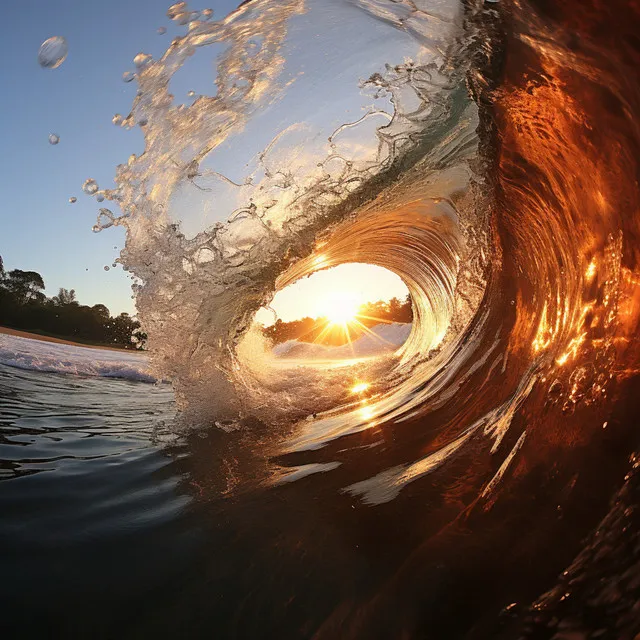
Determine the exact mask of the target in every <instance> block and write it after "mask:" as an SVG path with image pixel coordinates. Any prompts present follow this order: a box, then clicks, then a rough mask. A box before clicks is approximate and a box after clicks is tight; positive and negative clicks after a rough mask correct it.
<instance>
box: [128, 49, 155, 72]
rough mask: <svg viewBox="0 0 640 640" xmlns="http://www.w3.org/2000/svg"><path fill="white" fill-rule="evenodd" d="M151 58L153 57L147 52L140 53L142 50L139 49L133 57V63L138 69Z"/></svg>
mask: <svg viewBox="0 0 640 640" xmlns="http://www.w3.org/2000/svg"><path fill="white" fill-rule="evenodd" d="M151 60H153V58H152V57H151V56H150V55H149V54H148V53H142V51H141V52H140V53H139V54H138V55H136V57H135V58H134V59H133V64H135V65H136V67H138V69H140V68H141V67H144V66H145V65H146V64H148V63H149V62H151Z"/></svg>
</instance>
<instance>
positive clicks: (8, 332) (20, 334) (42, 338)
mask: <svg viewBox="0 0 640 640" xmlns="http://www.w3.org/2000/svg"><path fill="white" fill-rule="evenodd" d="M0 333H4V334H6V335H9V336H18V337H19V338H29V339H31V340H40V341H41V342H55V343H57V344H69V345H71V346H72V347H84V348H85V349H103V350H106V351H119V352H122V351H124V352H126V353H135V350H133V349H119V348H118V347H106V346H102V345H95V344H82V343H81V342H72V341H71V340H63V339H62V338H51V337H49V336H41V335H40V334H38V333H29V332H27V331H18V330H17V329H9V327H0Z"/></svg>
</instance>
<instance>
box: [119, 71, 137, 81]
mask: <svg viewBox="0 0 640 640" xmlns="http://www.w3.org/2000/svg"><path fill="white" fill-rule="evenodd" d="M135 77H136V74H135V73H134V72H133V71H125V72H124V73H123V74H122V80H123V81H124V82H131V81H132V80H133V79H134V78H135Z"/></svg>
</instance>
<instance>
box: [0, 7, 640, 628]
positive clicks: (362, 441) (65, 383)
mask: <svg viewBox="0 0 640 640" xmlns="http://www.w3.org/2000/svg"><path fill="white" fill-rule="evenodd" d="M191 11H192V9H189V8H187V7H186V6H185V5H183V4H182V3H178V5H177V6H174V7H173V8H172V9H171V10H170V12H169V14H170V17H171V18H172V19H175V20H176V21H177V22H179V23H181V24H184V33H183V35H181V36H180V37H178V38H176V39H175V40H174V41H173V42H172V44H171V45H170V46H169V48H168V49H167V51H166V52H165V54H164V55H163V56H161V57H160V58H158V59H156V60H153V59H151V58H148V57H146V56H144V55H143V56H142V57H139V56H138V57H137V61H138V63H139V64H137V65H136V72H135V74H134V77H133V78H132V80H135V82H136V83H137V86H138V91H137V95H136V97H135V99H134V102H133V105H132V108H131V113H130V114H129V115H128V116H127V117H126V118H123V119H122V121H121V122H119V126H123V127H124V128H130V127H137V126H139V127H140V128H141V130H142V132H143V133H144V138H145V149H144V153H142V154H140V155H138V156H136V155H133V156H131V157H130V158H129V159H128V161H127V162H126V163H123V164H121V165H118V167H117V168H116V176H115V185H116V186H115V188H113V189H106V190H98V191H95V193H92V194H90V195H93V196H95V197H96V198H97V197H98V196H99V197H100V198H101V200H100V202H104V203H105V204H106V205H107V206H108V207H110V208H107V207H106V206H103V207H101V208H100V209H99V212H98V217H97V220H96V224H95V227H94V231H96V232H100V233H109V228H110V227H111V226H114V225H118V226H123V227H124V228H125V230H126V238H127V239H126V246H125V248H124V250H123V251H122V254H121V256H120V258H119V261H120V263H121V264H122V266H123V268H126V269H127V270H128V271H130V272H131V274H132V275H133V276H134V278H135V285H134V292H135V295H136V304H137V308H138V311H139V316H140V320H141V322H142V323H143V326H144V327H145V330H147V331H148V334H149V346H150V353H149V356H150V357H148V358H147V357H145V356H140V355H139V354H125V355H122V354H118V355H113V354H108V353H106V352H100V353H97V352H96V353H92V352H87V350H84V349H81V350H76V351H73V352H70V351H68V350H65V349H55V348H54V347H42V346H40V345H38V346H37V347H36V346H34V345H29V344H27V343H20V342H16V341H15V340H14V341H13V342H7V339H6V338H4V339H3V342H2V343H1V344H0V349H1V351H0V354H1V357H2V359H1V361H2V363H3V364H2V365H0V366H1V367H2V369H1V372H2V393H1V394H0V411H1V412H2V413H1V415H2V432H1V433H2V438H3V443H2V449H1V452H2V455H1V456H0V459H1V460H2V469H3V476H2V479H1V480H0V508H1V513H2V520H1V521H0V554H1V557H0V560H1V565H0V566H2V567H3V580H2V581H1V586H0V588H1V589H2V602H3V604H4V603H6V605H7V606H6V607H5V610H6V614H4V615H3V616H2V619H1V620H0V624H4V625H5V626H8V627H9V630H10V631H11V633H12V634H14V635H17V636H20V635H22V636H28V635H33V634H36V633H38V634H39V635H43V634H45V635H46V634H47V633H49V634H53V635H59V636H64V637H69V636H78V637H84V636H86V635H97V636H102V637H153V636H160V637H165V636H166V637H174V636H176V635H184V636H187V637H212V636H215V637H221V638H292V639H293V638H314V639H317V640H321V639H325V638H327V639H331V640H333V639H335V638H341V639H342V638H346V639H353V640H360V639H366V640H369V639H378V638H379V639H381V640H382V639H387V638H435V639H440V638H443V639H447V640H449V639H452V638H498V639H501V638H504V639H507V638H522V637H524V638H555V640H560V639H561V638H564V639H565V640H566V639H567V638H572V639H577V638H581V639H582V638H592V637H593V638H607V639H608V638H616V639H619V638H624V639H627V638H629V639H630V640H632V639H634V638H635V637H636V636H637V634H638V633H640V615H638V611H639V606H640V605H639V604H638V603H639V602H640V521H639V517H640V516H639V515H638V514H639V511H638V508H637V506H638V503H639V502H640V500H639V498H640V490H639V486H638V473H637V470H638V466H639V465H640V458H639V457H638V452H639V451H640V443H639V441H638V433H637V415H638V410H639V409H640V407H639V406H638V398H640V395H639V394H638V391H639V389H638V381H639V378H638V372H639V371H640V366H639V365H640V349H639V347H640V342H639V341H638V338H637V335H638V328H639V323H640V293H639V289H638V286H639V284H638V283H639V282H640V243H639V241H640V218H639V216H638V211H640V190H639V189H638V175H640V164H639V163H640V160H639V159H640V130H639V128H638V122H639V121H640V78H639V76H638V69H640V47H639V45H638V38H637V27H638V25H639V24H640V6H638V3H637V2H622V1H619V2H618V1H616V2H610V3H607V4H606V6H605V5H604V4H603V3H600V2H595V1H594V2H589V1H587V2H580V3H578V2H566V3H562V4H560V3H555V4H554V3H549V2H544V1H543V0H537V1H534V2H523V1H520V0H518V1H515V0H513V1H511V0H503V1H501V2H488V1H487V2H482V1H480V0H478V1H476V0H469V1H466V2H457V1H456V0H438V1H435V0H420V1H418V0H413V1H409V0H396V1H393V0H353V1H346V0H309V1H306V2H303V1H302V0H282V1H281V2H277V3H275V2H273V1H272V0H252V1H251V2H246V3H243V4H242V5H241V6H240V7H238V9H237V10H236V11H234V12H232V13H231V14H230V15H229V16H226V17H222V18H221V19H219V20H218V19H216V20H212V19H211V18H210V16H209V15H208V14H204V13H203V14H200V13H192V12H191ZM195 58H198V59H199V60H206V61H207V64H209V63H211V66H209V67H208V68H213V69H215V74H214V77H213V82H209V84H208V85H207V86H208V88H206V89H204V88H203V89H202V92H201V93H199V94H198V95H197V96H195V95H194V96H190V98H194V99H193V101H192V102H189V103H188V104H187V103H185V102H184V97H182V96H180V95H178V89H177V87H179V86H180V84H179V83H180V78H181V74H182V72H183V69H184V68H186V67H187V66H188V65H189V64H190V61H191V60H194V59H195ZM210 80H211V78H210ZM348 262H364V263H370V264H376V265H378V266H381V267H384V268H387V269H389V270H391V271H393V272H394V273H396V274H397V275H398V276H400V277H401V278H402V280H403V281H404V282H405V284H406V285H407V288H408V290H409V294H410V297H411V301H412V306H413V319H414V320H413V323H412V325H411V327H410V328H409V327H405V328H403V330H402V332H406V333H402V332H400V330H399V329H398V333H397V335H396V337H397V338H398V340H397V344H398V345H400V343H402V344H401V346H398V347H397V348H391V349H387V350H384V351H383V352H380V353H378V354H375V355H374V356H373V357H371V356H370V354H368V357H366V358H362V357H355V358H353V357H348V358H344V357H343V358H342V359H341V360H338V361H337V362H338V363H339V364H337V363H336V359H335V358H327V357H326V356H327V354H326V353H321V354H319V355H320V357H319V358H318V357H315V358H311V357H309V356H310V355H318V354H310V353H309V351H308V350H309V347H301V346H300V345H289V346H288V347H286V348H287V349H289V348H290V349H291V353H294V354H295V352H296V351H298V352H300V351H303V355H304V359H303V360H302V362H301V361H300V358H289V357H278V354H277V353H274V351H273V349H272V345H270V344H269V343H268V342H267V341H266V340H265V338H264V336H263V335H262V334H261V332H260V331H259V328H258V327H256V326H255V324H254V322H253V320H254V317H255V314H256V313H257V312H258V310H259V309H260V308H262V307H265V306H268V305H269V303H270V302H271V301H272V300H273V298H274V296H275V294H276V292H277V291H278V290H280V289H282V288H284V287H286V286H288V285H289V284H291V283H293V282H295V281H297V280H299V279H300V278H304V277H306V276H307V275H309V274H310V273H313V272H314V271H317V270H319V269H326V268H330V267H332V266H335V265H339V264H343V263H348ZM401 333H402V337H401V338H400V337H399V336H400V335H401ZM405 338H406V339H405ZM361 346H362V345H361ZM364 346H365V347H366V345H364ZM281 348H282V349H284V348H285V347H281ZM364 351H365V352H366V351H367V349H364ZM285 355H286V354H285ZM333 355H335V354H333ZM342 355H343V356H344V355H345V354H342ZM356 355H358V354H356ZM360 355H362V354H360ZM114 358H115V359H114ZM314 359H315V362H313V360H314ZM113 376H119V377H116V378H114V377H113ZM154 380H156V381H167V382H159V383H154V382H153V381H154Z"/></svg>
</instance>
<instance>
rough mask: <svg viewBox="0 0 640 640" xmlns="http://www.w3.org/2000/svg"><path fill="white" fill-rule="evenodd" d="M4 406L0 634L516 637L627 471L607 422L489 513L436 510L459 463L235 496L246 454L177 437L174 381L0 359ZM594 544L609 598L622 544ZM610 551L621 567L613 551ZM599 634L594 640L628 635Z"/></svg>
mask: <svg viewBox="0 0 640 640" xmlns="http://www.w3.org/2000/svg"><path fill="white" fill-rule="evenodd" d="M0 412H1V413H0V415H1V426H0V437H1V438H2V444H1V446H0V460H1V464H2V480H1V481H0V513H1V514H2V517H1V519H0V566H1V567H2V580H1V581H0V601H1V602H2V619H1V620H0V625H1V628H2V629H3V636H4V637H36V636H43V635H44V636H46V637H104V638H111V637H118V638H123V637H124V638H137V637H176V636H183V637H203V638H204V637H207V638H209V637H222V638H310V637H327V638H340V637H356V638H397V637H429V638H458V637H477V638H491V637H505V638H506V637H518V629H520V630H521V629H522V628H523V624H524V625H525V627H524V628H525V629H529V630H531V628H532V627H531V625H532V624H534V623H533V622H531V619H532V618H531V616H529V618H528V619H529V622H528V623H527V622H526V620H527V616H526V615H524V613H523V614H522V615H521V616H520V618H518V616H517V615H516V614H520V612H521V611H524V609H523V607H524V608H526V605H527V604H528V603H529V602H531V601H532V600H534V599H535V598H536V597H537V596H538V595H539V594H540V593H541V592H542V591H544V590H545V589H546V588H549V587H551V586H553V585H554V584H555V582H556V576H557V575H558V573H559V572H560V570H561V569H562V568H564V567H566V566H568V565H569V564H570V562H571V560H572V559H573V558H574V557H575V555H576V554H577V552H578V551H580V550H581V549H582V550H583V554H584V553H587V552H588V550H589V548H590V547H591V544H590V543H587V544H585V543H584V542H583V541H582V538H583V536H585V535H586V534H588V532H589V530H590V529H591V527H593V526H594V525H595V524H596V523H597V521H598V519H599V518H600V517H602V516H603V515H604V514H605V513H606V511H607V509H608V501H609V497H610V495H611V491H612V489H615V487H616V486H621V485H622V483H623V482H624V478H623V477H622V476H621V472H620V469H622V468H628V467H629V466H631V465H627V454H626V449H627V446H628V442H627V441H626V438H623V439H622V440H621V438H620V437H619V435H615V431H614V430H611V431H609V432H608V433H607V431H606V430H604V431H603V436H602V437H601V438H600V439H599V441H598V442H597V445H598V447H597V448H598V455H597V464H598V467H597V470H596V469H595V468H594V466H593V465H594V464H595V462H596V460H595V457H594V456H593V455H591V454H589V453H588V452H585V451H581V450H579V449H578V450H576V451H574V452H573V453H572V454H571V456H569V457H567V458H566V459H564V460H563V461H562V463H563V467H564V470H565V471H566V469H567V468H569V469H573V470H574V471H575V472H576V473H575V476H574V477H573V483H572V484H571V483H570V486H569V487H568V488H567V487H565V490H564V492H563V491H558V483H557V482H556V481H555V480H557V479H554V477H553V474H548V473H546V472H545V473H544V474H543V473H537V472H536V471H535V470H533V471H532V472H531V474H530V476H529V483H528V490H523V491H521V492H520V493H519V495H517V496H509V495H506V496H505V495H503V497H502V504H501V505H500V508H498V509H495V510H494V511H493V512H492V513H491V514H490V516H489V517H487V516H486V514H485V515H483V514H481V513H474V512H473V511H472V512H470V513H468V514H467V516H466V518H465V519H464V521H460V519H458V520H457V521H454V522H451V523H449V524H447V522H448V521H449V520H450V519H451V516H452V515H453V514H454V512H455V510H456V508H455V506H452V505H449V506H447V504H446V501H445V500H443V495H442V492H443V489H444V488H445V487H449V489H451V483H453V484H457V485H458V491H459V492H460V494H461V500H464V483H463V482H462V481H460V480H459V479H457V478H455V475H454V474H455V471H454V472H450V473H447V474H446V475H443V476H442V477H436V478H435V479H433V478H432V479H426V480H425V481H422V482H416V483H414V484H413V485H411V487H410V488H408V489H407V491H405V492H403V493H402V494H401V496H400V497H398V498H397V499H395V500H393V501H391V502H389V503H388V504H384V505H378V506H377V507H371V506H366V505H364V504H363V503H362V502H361V501H358V500H355V499H354V498H353V497H352V496H350V495H347V494H344V493H340V486H341V485H342V486H344V484H345V483H346V482H347V481H348V478H347V477H345V476H344V475H343V476H342V477H341V476H340V474H339V473H338V474H337V475H334V474H336V472H335V471H334V472H333V474H321V473H320V474H315V475H311V476H309V477H307V478H303V479H300V480H298V481H297V482H291V483H287V484H283V485H281V486H279V487H271V488H266V487H262V488H261V487H259V486H258V487H254V488H253V490H251V491H246V490H241V491H239V492H238V491H233V482H234V481H233V478H234V469H233V467H234V464H235V465H236V468H237V469H240V468H242V467H243V465H248V464H250V463H251V460H249V459H243V458H242V456H243V455H245V454H243V452H244V451H245V450H246V447H245V446H244V445H243V442H242V440H243V436H241V435H239V434H224V433H220V432H218V431H216V432H215V433H214V432H210V431H209V432H203V433H193V434H191V435H189V436H188V437H184V438H182V439H180V440H178V439H176V438H175V436H172V435H171V431H170V428H169V426H170V425H171V424H173V419H174V415H173V406H172V393H171V391H170V390H169V387H167V386H151V385H148V384H143V383H138V382H128V381H123V380H106V379H91V378H76V377H68V376H61V375H56V374H49V373H40V372H33V371H29V372H27V371H20V370H17V369H11V368H8V367H5V366H3V365H0ZM611 424H612V425H616V424H618V423H617V422H616V419H615V417H614V418H613V419H612V422H611ZM592 446H593V443H592ZM464 463H465V461H464V460H461V461H460V463H459V464H460V465H463V464H464ZM453 466H454V467H456V466H458V465H456V464H454V465H453ZM588 468H591V473H580V471H582V470H584V469H588ZM452 473H453V475H452ZM563 475H564V474H563ZM563 482H564V480H563ZM634 482H635V476H634V473H633V472H632V473H631V474H630V476H629V482H627V488H626V491H627V496H626V498H623V507H624V501H625V500H626V501H627V502H633V496H634V495H635V494H634V493H633V492H634V484H633V483H634ZM414 487H415V488H414ZM629 492H630V493H629ZM625 509H626V507H625V508H622V507H620V510H621V512H625V514H622V513H621V515H620V517H621V518H622V524H621V523H617V524H614V525H613V528H614V530H615V532H616V533H615V535H618V536H623V537H624V536H625V535H630V534H627V533H625V532H627V531H628V528H629V525H630V524H631V523H630V522H626V520H629V518H632V519H633V517H635V516H632V514H631V513H626V511H625ZM612 512H613V513H615V508H614V509H613V510H612ZM610 517H611V516H610ZM480 525H481V526H480ZM438 531H439V533H438V534H437V535H432V534H435V533H436V532H438ZM632 531H633V528H632ZM607 535H609V534H607ZM634 535H635V534H634ZM607 539H608V538H607V537H606V536H605V535H604V534H603V540H605V542H606V540H607ZM600 544H601V546H604V552H603V551H602V550H600V553H599V554H598V556H599V557H600V565H606V567H608V568H609V569H611V570H613V572H614V577H615V579H616V580H615V582H616V584H617V585H618V586H617V587H616V589H617V591H616V594H617V595H616V597H615V598H614V600H613V604H615V603H616V602H617V603H618V604H620V602H621V599H622V598H623V595H624V593H625V588H623V586H620V585H623V584H624V585H626V584H627V583H628V582H629V580H627V581H626V582H624V581H623V583H620V582H619V576H620V575H622V574H623V573H624V572H625V571H627V573H629V566H628V564H627V563H628V562H631V560H632V558H633V557H634V555H633V554H634V552H633V546H628V545H627V543H626V542H625V543H624V544H623V545H622V547H621V546H620V544H615V545H608V544H603V542H602V540H601V541H600ZM621 548H622V549H624V550H625V551H624V552H622V553H623V555H622V561H621V562H622V565H623V566H622V567H618V568H615V565H614V566H613V568H612V564H611V562H607V561H606V553H608V552H609V553H612V552H617V553H618V554H619V553H621V551H620V549H621ZM594 553H595V552H594ZM603 558H605V559H604V560H603ZM636 558H638V556H637V554H636ZM619 562H620V560H619ZM591 564H592V563H590V566H591ZM583 569H584V567H583ZM587 573H588V572H587ZM632 576H633V577H634V579H635V578H636V577H637V573H633V574H632ZM587 578H589V575H587ZM601 583H602V579H601V577H598V580H595V581H593V580H591V582H590V581H589V579H583V580H582V583H581V584H582V588H583V589H588V588H589V586H590V585H591V586H594V584H595V586H596V587H597V586H598V585H600V584H601ZM575 588H576V587H575V585H574V586H573V587H571V589H572V590H573V589H575ZM636 588H637V587H636ZM627 591H628V590H627ZM626 596H627V597H630V594H629V593H627V594H626ZM593 599H594V596H591V600H593ZM586 600H587V599H586V597H585V601H584V602H580V603H579V608H580V610H583V609H584V607H585V602H586ZM609 600H611V598H609ZM513 602H517V603H518V607H515V608H512V609H511V610H509V612H508V613H505V612H504V611H503V612H502V613H500V612H501V610H503V608H504V607H505V606H507V605H510V604H511V603H513ZM607 602H608V601H606V602H605V605H606V604H607ZM609 604H611V603H609ZM561 606H565V608H566V607H567V606H569V605H568V604H567V603H566V602H565V603H564V605H563V604H562V603H561ZM353 610H359V611H360V613H359V614H358V615H357V616H356V618H355V621H354V620H353V618H352V619H351V620H348V619H347V616H346V614H347V612H350V611H351V612H352V611H353ZM606 610H607V606H604V607H600V609H598V612H597V613H596V614H595V615H596V618H595V620H596V624H595V627H597V626H598V625H597V621H599V620H603V621H604V622H606V621H607V618H606V616H605V612H606ZM614 611H615V609H614ZM627 614H628V608H627ZM593 615H594V614H592V618H593ZM550 619H551V617H550V616H549V617H548V618H547V619H544V620H543V619H542V618H541V617H540V616H537V618H536V620H538V622H540V620H543V623H542V622H540V625H541V628H542V635H535V636H532V637H551V636H552V635H553V632H554V629H555V626H556V625H557V624H558V619H556V620H555V621H554V622H553V623H552V624H551V625H549V624H548V620H550ZM560 619H562V618H560ZM614 619H616V616H615V615H614ZM523 620H524V621H525V622H523ZM604 622H603V624H604ZM609 622H610V621H609ZM527 624H528V625H529V626H526V625H527ZM611 624H613V623H611ZM595 627H594V628H595ZM403 633H404V634H406V635H403ZM608 633H609V635H600V636H597V637H607V638H608V637H612V638H613V637H627V636H626V635H625V636H617V635H615V631H614V627H613V626H612V627H611V628H610V632H608ZM612 634H613V635H612ZM554 637H555V636H554ZM557 637H567V638H568V637H576V638H577V637H590V636H587V635H584V636H577V635H576V636H557ZM594 637H596V636H594Z"/></svg>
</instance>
